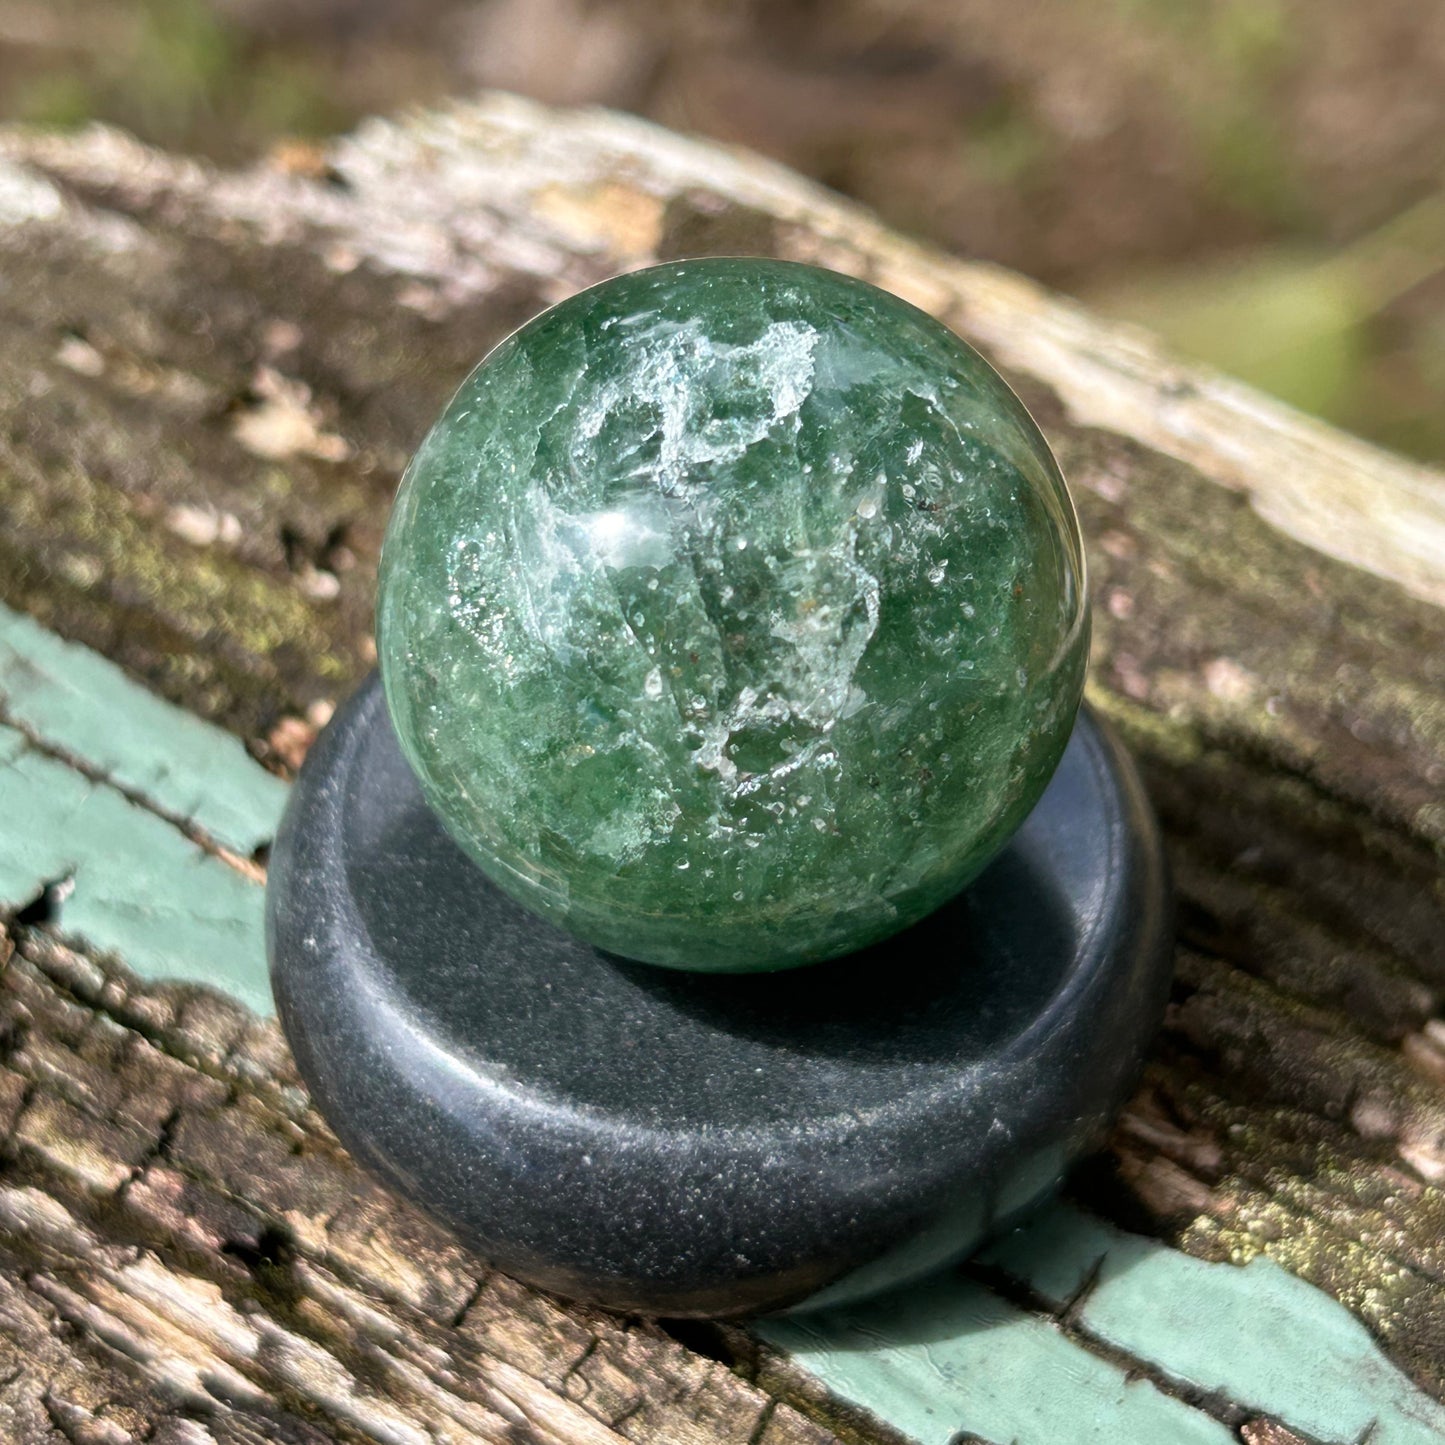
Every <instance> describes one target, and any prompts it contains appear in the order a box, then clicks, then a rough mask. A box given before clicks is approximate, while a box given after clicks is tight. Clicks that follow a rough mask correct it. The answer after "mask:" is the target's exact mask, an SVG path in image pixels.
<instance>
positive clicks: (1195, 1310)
mask: <svg viewBox="0 0 1445 1445" xmlns="http://www.w3.org/2000/svg"><path fill="white" fill-rule="evenodd" d="M984 1263H985V1264H987V1265H992V1266H994V1267H997V1268H998V1269H1001V1270H1003V1271H1004V1272H1005V1273H1006V1274H1008V1275H1010V1276H1012V1277H1014V1278H1016V1279H1017V1280H1019V1281H1020V1282H1022V1283H1023V1284H1025V1285H1027V1286H1028V1288H1029V1289H1030V1290H1031V1291H1033V1292H1034V1293H1035V1294H1036V1295H1038V1296H1040V1297H1041V1298H1042V1299H1043V1300H1044V1301H1045V1302H1046V1303H1047V1304H1048V1305H1049V1306H1050V1307H1052V1308H1055V1309H1062V1308H1063V1307H1065V1306H1066V1305H1069V1304H1070V1302H1071V1301H1072V1302H1073V1303H1072V1307H1071V1309H1070V1319H1071V1320H1072V1321H1073V1322H1074V1323H1075V1324H1076V1326H1077V1327H1078V1328H1079V1329H1080V1330H1082V1331H1084V1332H1085V1333H1086V1334H1088V1335H1090V1336H1092V1337H1093V1338H1096V1339H1098V1340H1101V1341H1103V1342H1105V1343H1106V1344H1108V1345H1110V1346H1112V1347H1113V1348H1115V1349H1118V1350H1122V1351H1125V1352H1126V1353H1128V1354H1132V1355H1137V1356H1139V1357H1140V1358H1142V1359H1147V1360H1149V1361H1151V1362H1152V1363H1153V1364H1154V1365H1155V1366H1156V1368H1158V1369H1159V1370H1160V1371H1161V1372H1163V1373H1164V1374H1165V1375H1167V1376H1168V1377H1169V1378H1170V1380H1172V1381H1177V1382H1179V1383H1181V1384H1183V1385H1185V1386H1187V1387H1189V1388H1191V1389H1194V1390H1198V1391H1202V1392H1206V1393H1210V1394H1222V1395H1227V1396H1228V1398H1229V1399H1230V1400H1232V1401H1234V1402H1236V1403H1237V1404H1239V1405H1242V1406H1244V1407H1245V1408H1247V1409H1249V1410H1251V1411H1254V1412H1256V1413H1258V1414H1261V1415H1268V1416H1270V1417H1271V1418H1273V1419H1276V1420H1279V1421H1280V1422H1281V1423H1282V1424H1285V1425H1287V1426H1289V1427H1290V1428H1291V1429H1293V1430H1297V1431H1299V1432H1300V1433H1302V1434H1304V1435H1308V1436H1309V1437H1310V1438H1311V1439H1314V1440H1319V1441H1322V1442H1328V1445H1333V1442H1335V1441H1340V1442H1354V1441H1357V1440H1362V1439H1368V1440H1369V1441H1370V1445H1431V1442H1438V1441H1440V1440H1442V1439H1445V1406H1441V1405H1440V1404H1438V1403H1436V1402H1435V1401H1434V1400H1431V1399H1430V1398H1429V1397H1427V1396H1426V1395H1424V1394H1422V1393H1421V1392H1420V1391H1418V1390H1417V1389H1415V1387H1414V1386H1413V1385H1411V1383H1410V1382H1409V1381H1408V1380H1407V1379H1406V1378H1405V1376H1404V1375H1403V1374H1401V1373H1400V1371H1399V1370H1397V1369H1396V1368H1395V1367H1394V1366H1393V1365H1391V1364H1390V1363H1389V1362H1388V1361H1387V1360H1385V1359H1384V1358H1383V1357H1382V1356H1381V1354H1380V1352H1379V1350H1378V1348H1377V1347H1376V1345H1375V1342H1374V1341H1373V1340H1372V1339H1371V1338H1370V1335H1369V1333H1368V1331H1367V1330H1366V1329H1365V1327H1364V1326H1363V1325H1362V1324H1361V1323H1360V1322H1359V1321H1358V1320H1357V1319H1355V1317H1354V1316H1353V1315H1351V1314H1350V1313H1349V1312H1348V1311H1346V1310H1344V1309H1342V1308H1341V1307H1340V1306H1339V1305H1338V1304H1336V1303H1335V1301H1334V1300H1332V1299H1331V1298H1330V1297H1329V1296H1328V1295H1326V1294H1323V1293H1322V1292H1321V1291H1319V1290H1317V1289H1315V1288H1314V1286H1313V1285H1309V1284H1306V1283H1305V1282H1304V1281H1303V1280H1301V1279H1297V1278H1296V1277H1295V1276H1294V1275H1292V1274H1290V1273H1289V1272H1288V1271H1287V1270H1284V1269H1281V1268H1280V1266H1279V1265H1277V1264H1275V1263H1274V1261H1273V1260H1271V1259H1268V1258H1266V1257H1264V1256H1260V1257H1258V1258H1256V1259H1253V1260H1251V1261H1250V1262H1249V1263H1248V1264H1246V1265H1233V1264H1210V1263H1208V1262H1206V1261H1204V1260H1200V1259H1195V1258H1193V1257H1192V1256H1191V1255H1187V1254H1182V1253H1180V1252H1179V1251H1178V1250H1173V1249H1167V1248H1165V1247H1164V1246H1162V1245H1160V1244H1157V1243H1155V1242H1154V1241H1153V1240H1149V1239H1144V1238H1141V1237H1140V1236H1138V1235H1133V1234H1126V1233H1124V1232H1123V1231H1122V1230H1119V1229H1115V1228H1113V1227H1111V1226H1110V1225H1108V1224H1105V1223H1104V1222H1102V1221H1101V1220H1098V1219H1093V1218H1090V1217H1089V1216H1087V1215H1085V1214H1082V1213H1081V1212H1079V1211H1078V1210H1074V1209H1070V1208H1068V1207H1067V1206H1063V1205H1060V1206H1057V1207H1055V1208H1053V1209H1050V1210H1048V1211H1046V1212H1045V1213H1043V1214H1041V1215H1039V1216H1038V1217H1037V1218H1036V1219H1035V1220H1034V1221H1033V1222H1032V1223H1031V1224H1029V1225H1028V1226H1027V1227H1025V1228H1023V1229H1020V1230H1017V1231H1015V1232H1014V1233H1013V1234H1011V1235H1009V1236H1008V1237H1007V1238H1005V1239H1004V1240H1002V1241H1001V1242H1000V1243H999V1244H998V1245H996V1246H995V1247H994V1248H993V1249H992V1250H991V1251H989V1253H988V1254H987V1255H986V1256H985V1259H984Z"/></svg>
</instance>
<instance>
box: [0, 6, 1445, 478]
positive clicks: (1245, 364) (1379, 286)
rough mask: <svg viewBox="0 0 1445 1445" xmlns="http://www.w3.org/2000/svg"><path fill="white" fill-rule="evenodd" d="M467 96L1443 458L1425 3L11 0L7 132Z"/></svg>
mask: <svg viewBox="0 0 1445 1445" xmlns="http://www.w3.org/2000/svg"><path fill="white" fill-rule="evenodd" d="M483 85H486V86H500V87H503V88H506V89H512V90H517V91H521V92H523V93H525V94H529V95H533V96H536V97H539V98H541V99H543V100H549V101H560V102H567V103H598V104H605V105H612V106H618V107H622V108H624V109H629V110H634V111H637V112H639V113H641V114H644V115H649V116H652V117H655V118H656V119H659V120H661V121H663V122H665V123H667V124H669V125H672V126H675V127H678V128H681V129H685V130H692V131H697V132H701V133H703V134H707V135H711V136H715V137H718V138H721V139H723V140H727V141H735V142H740V143H742V144H746V145H749V146H752V147H754V148H755V149H758V150H760V151H763V152H765V153H767V154H770V155H773V156H776V157H778V158H780V159H782V160H784V161H786V162H788V163H789V164H791V165H793V166H795V167H797V168H798V169H800V170H803V171H805V172H808V173H810V174H812V175H815V176H817V177H818V178H819V179H821V180H823V181H825V182H826V183H828V184H829V185H832V186H835V187H837V188H838V189H840V190H842V191H845V192H847V193H848V194H850V195H853V196H856V197H858V198H859V199H861V200H863V201H865V202H866V203H868V204H869V205H871V206H873V207H875V208H876V209H877V210H879V211H880V212H881V213H882V214H883V215H884V216H886V217H887V218H888V219H889V220H890V221H892V222H893V223H894V224H895V225H897V226H899V227H901V228H903V229H905V230H908V231H912V232H914V233H916V234H920V235H923V236H926V237H929V238H931V239H933V240H936V241H939V242H942V243H943V244H945V245H947V246H950V247H952V248H953V249H955V250H957V251H959V252H962V253H964V254H967V255H971V256H979V257H985V258H988V259H991V260H997V261H1000V262H1003V263H1004V264H1006V265H1009V266H1013V267H1016V268H1018V269H1019V270H1022V271H1025V272H1028V273H1030V274H1032V275H1034V276H1037V277H1040V278H1041V279H1043V280H1045V281H1047V282H1050V283H1052V284H1054V285H1056V286H1059V287H1060V288H1062V289H1064V290H1066V291H1069V292H1072V293H1073V294H1075V295H1078V296H1081V297H1083V298H1084V299H1085V300H1086V301H1087V302H1089V303H1090V304H1092V305H1093V306H1095V307H1097V308H1100V309H1103V310H1105V311H1108V312H1111V313H1113V314H1115V315H1118V316H1122V317H1125V318H1128V319H1131V320H1135V321H1139V322H1141V323H1143V324H1144V325H1146V326H1148V327H1150V328H1152V329H1154V330H1156V331H1159V332H1162V333H1163V334H1164V335H1165V336H1166V337H1168V338H1169V339H1170V340H1171V341H1173V342H1174V343H1175V344H1176V345H1177V346H1178V347H1180V348H1181V349H1182V350H1184V351H1186V352H1188V353H1191V354H1193V355H1195V356H1198V357H1201V358H1203V359H1204V360H1207V361H1211V362H1214V363H1216V364H1217V365H1219V366H1222V367H1224V368H1225V369H1227V370H1229V371H1232V372H1234V373H1235V374H1237V375H1239V376H1242V377H1244V378H1245V379H1247V380H1249V381H1251V382H1254V383H1255V384H1257V385H1259V386H1262V387H1264V388H1265V389H1267V390H1270V391H1273V392H1275V393H1276V394H1278V395H1280V396H1282V397H1284V398H1286V399H1287V400H1289V401H1292V402H1294V403H1295V404H1296V405H1299V406H1301V407H1304V408H1305V409H1307V410H1310V411H1313V412H1316V413H1318V414H1320V415H1323V416H1325V417H1328V418H1329V419H1331V420H1333V421H1336V422H1339V423H1341V424H1342V425H1344V426H1347V427H1349V428H1350V429H1352V430H1355V431H1358V432H1362V433H1364V434H1366V435H1369V436H1372V437H1374V438H1376V439H1378V440H1380V441H1383V442H1385V443H1387V444H1389V445H1392V446H1395V447H1397V448H1399V449H1401V450H1404V451H1406V452H1410V453H1413V454H1414V455H1417V456H1420V457H1423V458H1427V459H1431V460H1434V461H1442V460H1445V405H1442V398H1445V0H1370V3H1369V4H1368V5H1366V4H1362V3H1360V0H0V118H6V119H18V120H23V121H28V122H34V123H39V124H44V125H62V126H66V125H77V124H81V123H84V122H86V121H89V120H92V119H101V120H107V121H111V122H114V123H117V124H119V125H122V126H124V127H126V128H128V129H130V130H132V131H135V132H136V133H137V134H139V135H140V136H142V137H143V138H145V139H147V140H150V141H153V142H156V143H158V144H161V145H164V146H167V147H169V148H172V149H181V150H192V151H195V152H198V153H202V154H207V155H211V156H215V157H217V158H219V159H222V160H226V161H231V162H234V161H237V160H244V159H246V158H249V157H253V156H257V155H260V154H263V153H264V152H266V151H267V150H268V149H269V148H271V147H274V146H276V145H277V144H278V143H283V142H285V141H286V140H288V139H290V138H297V137H312V136H321V135H324V134H327V133H329V132H333V131H336V130H340V129H344V128H346V127H347V126H349V125H350V124H352V123H353V122H354V121H356V120H357V119H358V118H360V117H361V116H363V115H366V114H369V113H372V112H378V111H380V112H384V111H392V110H396V109H399V108H401V107H404V106H407V105H412V104H425V103H427V102H429V101H433V100H436V99H437V98H439V97H441V96H445V95H453V94H465V93H466V92H468V91H469V90H473V89H475V88H477V87H478V86H483Z"/></svg>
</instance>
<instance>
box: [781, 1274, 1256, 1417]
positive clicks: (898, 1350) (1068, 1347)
mask: <svg viewBox="0 0 1445 1445" xmlns="http://www.w3.org/2000/svg"><path fill="white" fill-rule="evenodd" d="M1160 1247H1161V1248H1162V1246H1160ZM757 1329H758V1333H759V1334H761V1335H762V1337H763V1338H764V1339H765V1340H767V1341H768V1342H769V1343H770V1344H773V1345H776V1346H777V1347H779V1348H780V1349H783V1350H786V1351H787V1353H788V1354H789V1355H790V1356H791V1357H792V1359H793V1360H794V1361H795V1362H796V1363H798V1364H799V1365H801V1366H802V1367H803V1368H804V1369H805V1370H808V1371H810V1372H811V1373H812V1374H814V1375H816V1376H817V1377H818V1378H819V1379H821V1380H822V1381H823V1383H824V1384H826V1385H827V1386H828V1387H829V1388H830V1389H831V1390H833V1391H834V1392H835V1393H836V1394H838V1395H841V1396H842V1397H843V1398H844V1399H847V1400H851V1401H853V1402H854V1403H855V1404H859V1405H862V1406H864V1407H865V1408H867V1409H869V1410H871V1411H872V1412H873V1413H874V1414H875V1415H878V1416H880V1417H881V1418H882V1419H884V1420H886V1421H888V1423H889V1424H891V1425H894V1426H896V1427H897V1428H899V1429H901V1430H902V1431H904V1432H905V1433H906V1434H907V1435H908V1436H910V1437H911V1438H912V1439H914V1440H916V1441H918V1442H919V1445H950V1442H952V1441H954V1440H956V1439H958V1438H959V1437H960V1436H966V1437H980V1438H982V1439H985V1440H988V1441H990V1442H996V1445H1237V1437H1236V1436H1235V1434H1234V1432H1233V1431H1232V1430H1230V1429H1228V1428H1227V1427H1226V1426H1225V1425H1223V1424H1221V1423H1220V1422H1219V1421H1218V1420H1215V1419H1213V1418H1212V1417H1211V1416H1209V1415H1207V1414H1205V1413H1204V1412H1203V1411H1200V1410H1196V1409H1194V1408H1193V1407H1192V1406H1190V1405H1187V1404H1185V1403H1184V1402H1183V1401H1181V1400H1177V1399H1175V1398H1173V1397H1172V1396H1170V1395H1167V1394H1165V1393H1164V1392H1163V1391H1161V1390H1160V1389H1158V1388H1157V1387H1156V1386H1155V1385H1154V1384H1153V1383H1152V1382H1150V1381H1149V1380H1143V1379H1131V1378H1130V1377H1129V1375H1128V1373H1127V1372H1126V1371H1125V1370H1124V1368H1123V1367H1122V1366H1120V1365H1117V1364H1115V1363H1113V1362H1112V1361H1110V1360H1105V1359H1101V1358H1100V1357H1099V1356H1097V1355H1094V1354H1091V1353H1090V1352H1089V1351H1088V1350H1087V1349H1085V1348H1084V1347H1083V1346H1082V1345H1080V1344H1078V1343H1076V1342H1075V1341H1074V1340H1072V1339H1070V1338H1069V1336H1068V1335H1066V1334H1065V1333H1064V1332H1063V1331H1062V1330H1060V1329H1059V1328H1058V1326H1057V1325H1055V1324H1054V1323H1053V1322H1051V1321H1050V1320H1048V1319H1046V1318H1043V1317H1040V1316H1037V1315H1032V1314H1029V1313H1027V1312H1026V1311H1024V1310H1022V1309H1019V1308H1017V1307H1015V1306H1014V1305H1012V1304H1009V1303H1008V1302H1007V1301H1005V1300H1003V1299H1001V1298H999V1297H998V1296H997V1295H995V1294H992V1293H990V1292H989V1291H988V1290H986V1289H985V1288H984V1287H983V1286H982V1285H978V1284H974V1283H972V1282H970V1281H968V1280H962V1279H959V1278H957V1277H950V1276H943V1277H940V1278H938V1279H935V1280H933V1281H930V1282H929V1283H928V1284H925V1285H923V1286H921V1287H917V1288H914V1289H910V1290H907V1291H904V1292H901V1293H899V1294H896V1295H891V1296H888V1297H887V1298H885V1299H880V1300H875V1301H873V1302H872V1303H871V1304H868V1305H864V1306H859V1307H855V1308H853V1309H850V1310H840V1311H830V1312H829V1313H827V1314H823V1315H817V1316H812V1317H803V1318H800V1319H788V1320H768V1321H765V1322H763V1323H762V1324H761V1325H759V1326H758V1327H757Z"/></svg>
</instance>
